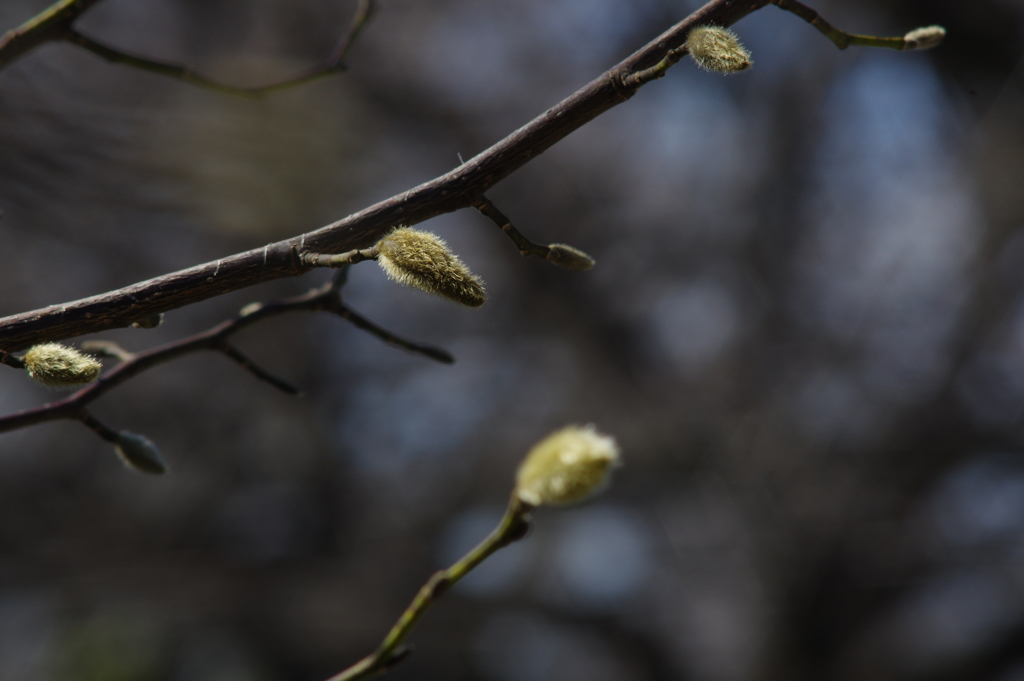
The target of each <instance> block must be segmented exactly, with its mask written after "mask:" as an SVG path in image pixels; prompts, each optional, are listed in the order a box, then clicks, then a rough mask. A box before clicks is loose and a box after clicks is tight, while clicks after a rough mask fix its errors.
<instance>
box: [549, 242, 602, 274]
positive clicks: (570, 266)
mask: <svg viewBox="0 0 1024 681" xmlns="http://www.w3.org/2000/svg"><path fill="white" fill-rule="evenodd" d="M546 257H547V260H548V262H552V263H554V264H556V265H558V266H559V267H564V268H565V269H567V270H574V271H576V272H582V271H584V270H589V269H590V268H591V267H593V266H594V259H593V258H591V257H590V256H589V255H587V254H586V253H584V252H583V251H581V250H580V249H578V248H573V247H572V246H569V245H568V244H548V254H547V256H546Z"/></svg>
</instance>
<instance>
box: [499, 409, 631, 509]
mask: <svg viewBox="0 0 1024 681" xmlns="http://www.w3.org/2000/svg"><path fill="white" fill-rule="evenodd" d="M618 462H619V447H618V445H617V444H616V443H615V440H614V439H613V438H611V437H609V436H608V435H602V434H600V433H598V432H597V430H596V429H595V428H594V425H593V424H590V425H587V426H582V427H581V426H567V427H566V428H563V429H562V430H559V431H558V432H556V433H553V434H551V435H549V436H548V437H546V438H544V439H543V440H541V441H540V442H538V443H537V444H536V445H534V447H533V449H531V450H530V453H529V454H527V455H526V459H525V460H524V461H523V463H522V465H520V466H519V472H518V473H517V474H516V495H517V496H518V497H519V498H520V499H521V500H522V501H523V502H525V503H527V504H530V505H531V506H541V505H547V504H554V505H559V504H571V503H574V502H577V501H582V500H583V499H585V498H587V497H589V496H590V495H592V494H595V493H597V492H599V491H600V490H601V489H602V488H603V487H604V485H605V484H606V483H607V481H608V473H609V471H610V470H611V468H612V467H613V466H615V465H617V464H618Z"/></svg>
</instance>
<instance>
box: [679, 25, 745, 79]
mask: <svg viewBox="0 0 1024 681" xmlns="http://www.w3.org/2000/svg"><path fill="white" fill-rule="evenodd" d="M686 49H687V50H689V52H690V56H691V57H693V60H694V61H695V62H697V65H698V66H700V67H701V68H702V69H705V70H707V71H715V72H716V73H736V72H737V71H746V70H747V69H749V68H750V67H751V66H753V64H754V62H753V61H751V60H750V52H747V50H746V48H744V47H743V46H742V45H740V41H739V39H738V38H737V37H736V34H735V33H733V32H732V31H730V30H728V29H725V28H722V27H721V26H698V27H697V28H695V29H693V30H692V31H690V35H688V36H687V37H686Z"/></svg>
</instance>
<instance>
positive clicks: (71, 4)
mask: <svg viewBox="0 0 1024 681" xmlns="http://www.w3.org/2000/svg"><path fill="white" fill-rule="evenodd" d="M99 1H100V0H60V1H59V2H55V3H54V4H52V5H50V6H49V7H47V8H46V9H45V10H43V11H42V12H40V13H39V14H37V15H36V16H34V17H32V18H31V19H29V20H28V21H26V22H25V23H24V24H22V25H21V26H18V27H17V28H12V29H11V30H10V31H7V33H5V34H4V35H3V37H2V38H0V68H3V67H5V66H7V65H8V64H10V63H11V62H13V61H14V60H16V59H19V58H20V57H22V56H24V55H25V54H27V53H28V52H30V51H31V50H34V49H35V48H37V47H39V46H40V45H42V44H43V43H46V42H49V41H51V40H64V39H65V37H66V36H67V32H68V29H70V28H71V24H72V22H74V20H75V19H77V18H78V17H79V16H81V15H82V14H83V13H84V12H85V11H86V10H88V9H89V8H90V7H92V6H93V5H95V4H96V3H97V2H99Z"/></svg>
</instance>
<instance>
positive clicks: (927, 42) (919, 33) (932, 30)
mask: <svg viewBox="0 0 1024 681" xmlns="http://www.w3.org/2000/svg"><path fill="white" fill-rule="evenodd" d="M945 37H946V29H944V28H942V27H941V26H923V27H921V28H915V29H914V30H913V31H911V32H910V33H908V34H906V35H905V36H903V39H904V40H906V41H907V42H909V43H913V45H910V46H909V47H908V48H907V49H910V50H927V49H930V48H932V47H935V46H936V45H938V44H939V43H941V42H942V39H943V38H945Z"/></svg>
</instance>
